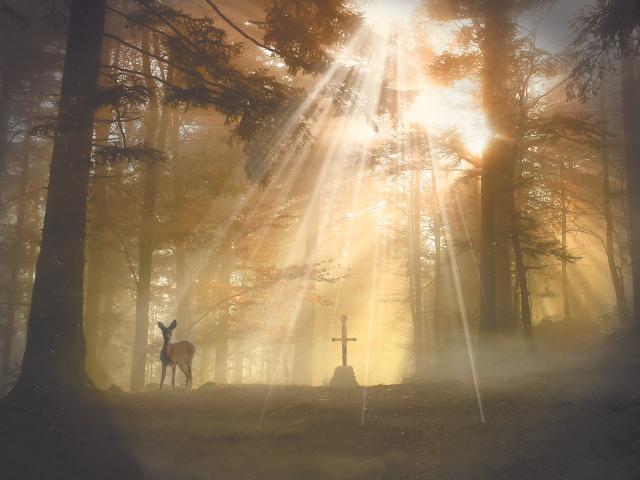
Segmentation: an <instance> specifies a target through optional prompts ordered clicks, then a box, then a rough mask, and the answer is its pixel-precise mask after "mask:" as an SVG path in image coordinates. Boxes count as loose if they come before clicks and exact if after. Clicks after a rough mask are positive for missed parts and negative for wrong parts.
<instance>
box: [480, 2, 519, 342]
mask: <svg viewBox="0 0 640 480" xmlns="http://www.w3.org/2000/svg"><path fill="white" fill-rule="evenodd" d="M511 9H512V2H511V0H495V1H492V2H491V3H490V4H489V3H487V4H486V6H485V28H484V41H483V43H482V46H481V49H482V56H483V68H482V74H481V83H482V102H483V108H484V110H485V114H486V115H487V120H488V123H489V127H490V130H491V132H492V134H493V136H492V138H491V140H490V141H489V143H488V145H487V147H486V149H485V151H484V153H483V158H482V162H483V164H482V177H481V199H480V221H481V229H482V239H481V249H480V250H481V251H480V270H481V271H480V275H481V283H482V289H481V290H482V292H481V295H482V297H481V315H480V330H481V332H483V336H485V337H486V336H487V335H488V334H491V333H495V332H497V331H498V329H499V327H501V326H502V324H504V323H506V322H511V321H512V318H513V315H512V313H511V294H510V290H511V268H510V265H511V260H510V248H509V243H510V242H509V236H510V232H509V227H508V224H509V217H508V212H505V211H504V209H505V208H506V206H507V205H508V201H506V202H505V198H506V199H507V200H508V196H509V195H512V188H511V185H508V184H507V179H508V167H509V165H508V164H509V162H511V161H512V160H513V159H512V155H511V151H510V150H511V147H510V145H509V143H508V142H509V140H508V139H509V138H511V135H510V129H511V128H512V126H513V115H512V112H511V111H510V108H509V105H510V99H509V98H508V68H507V65H508V62H509V54H508V52H509V51H510V48H511V46H510V39H511V38H512V37H513V24H512V21H511V15H512V12H511Z"/></svg>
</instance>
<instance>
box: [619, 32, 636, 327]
mask: <svg viewBox="0 0 640 480" xmlns="http://www.w3.org/2000/svg"><path fill="white" fill-rule="evenodd" d="M631 41H632V39H629V43H631ZM623 50H626V49H623ZM637 68H638V67H637V56H636V55H635V54H634V53H631V52H629V53H627V54H626V55H625V56H624V58H623V61H622V97H623V102H622V103H623V119H624V154H625V163H626V173H627V198H628V200H627V201H628V203H629V230H630V233H631V234H630V237H631V248H630V256H631V275H632V278H633V324H634V327H635V328H636V329H640V111H639V110H638V109H639V108H640V105H639V102H638V97H639V95H638V88H639V87H638V78H639V75H638V72H637Z"/></svg>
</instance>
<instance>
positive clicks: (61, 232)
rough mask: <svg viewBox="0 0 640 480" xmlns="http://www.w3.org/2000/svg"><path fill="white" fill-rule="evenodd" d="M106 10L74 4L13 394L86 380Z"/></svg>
mask: <svg viewBox="0 0 640 480" xmlns="http://www.w3.org/2000/svg"><path fill="white" fill-rule="evenodd" d="M104 11H105V0H74V1H73V2H72V3H71V10H70V19H69V27H68V34H67V51H66V55H65V62H64V73H63V77H62V88H61V93H60V100H59V107H58V108H59V110H58V121H57V132H56V133H57V134H56V138H55V140H54V146H53V155H52V159H51V167H50V176H49V188H48V192H47V202H46V211H45V216H44V225H43V230H42V243H41V247H40V255H39V256H38V261H37V263H36V275H35V283H34V286H33V294H32V301H31V312H30V315H29V321H28V331H27V343H26V348H25V353H24V361H23V366H22V372H21V374H20V377H19V380H18V384H17V386H16V389H15V390H16V391H18V392H20V391H22V392H29V391H30V392H36V391H37V392H40V393H45V394H46V393H53V392H59V393H62V392H64V391H66V390H68V389H75V390H84V389H85V388H86V387H87V386H89V385H90V382H89V379H88V377H87V375H86V373H85V369H84V357H85V343H84V334H83V318H82V304H83V276H84V238H85V222H86V203H87V190H88V184H89V171H90V168H91V144H92V136H93V96H94V94H95V91H96V87H97V82H98V70H99V65H100V51H101V44H102V34H103V30H104Z"/></svg>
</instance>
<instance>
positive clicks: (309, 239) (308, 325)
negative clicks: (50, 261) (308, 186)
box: [291, 198, 320, 385]
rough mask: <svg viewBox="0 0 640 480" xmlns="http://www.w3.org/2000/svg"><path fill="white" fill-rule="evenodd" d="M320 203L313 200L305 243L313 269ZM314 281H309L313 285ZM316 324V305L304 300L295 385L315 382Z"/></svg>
mask: <svg viewBox="0 0 640 480" xmlns="http://www.w3.org/2000/svg"><path fill="white" fill-rule="evenodd" d="M319 207H320V202H319V200H317V199H313V198H312V199H311V204H310V205H309V207H308V208H309V209H310V214H309V216H308V218H307V222H306V225H305V228H306V230H307V234H306V242H305V250H306V255H305V262H306V263H307V265H308V267H309V268H312V267H313V264H314V263H315V259H316V252H317V246H318V233H319V232H318V222H319V221H320V209H319ZM311 282H312V280H309V285H311ZM315 324H316V305H315V303H314V302H312V301H309V300H307V299H304V300H303V301H302V306H301V308H300V313H299V314H298V318H297V321H296V326H295V333H294V335H295V345H294V351H293V358H294V360H293V366H292V372H291V377H292V381H293V383H294V384H295V385H311V384H312V382H313V350H314V348H313V347H314V333H315Z"/></svg>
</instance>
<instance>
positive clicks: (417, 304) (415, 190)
mask: <svg viewBox="0 0 640 480" xmlns="http://www.w3.org/2000/svg"><path fill="white" fill-rule="evenodd" d="M409 182H410V184H409V221H408V223H409V232H408V233H409V285H410V296H411V313H412V320H413V322H412V323H413V356H414V374H415V375H416V377H420V376H422V375H423V374H424V369H425V363H426V362H425V359H426V349H425V339H426V338H425V333H424V332H425V317H424V309H423V302H422V258H421V257H422V248H421V217H422V215H421V205H420V202H421V200H422V196H421V195H420V190H421V188H420V187H421V185H420V183H421V182H420V171H418V170H416V169H413V170H411V172H410V179H409ZM434 281H435V280H434ZM434 322H437V319H435V318H434Z"/></svg>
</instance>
